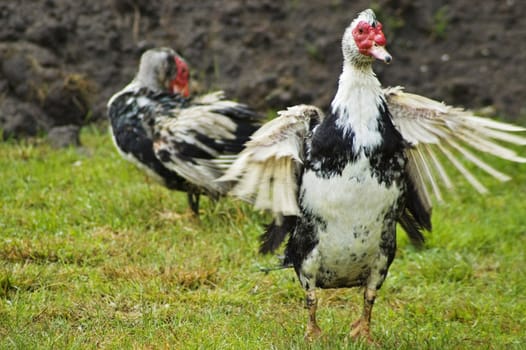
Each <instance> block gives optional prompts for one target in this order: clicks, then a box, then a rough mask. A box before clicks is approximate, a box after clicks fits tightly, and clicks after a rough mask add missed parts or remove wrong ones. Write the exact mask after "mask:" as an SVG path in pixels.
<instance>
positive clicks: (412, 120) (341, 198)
mask: <svg viewBox="0 0 526 350" xmlns="http://www.w3.org/2000/svg"><path fill="white" fill-rule="evenodd" d="M385 44H386V39H385V36H384V33H383V32H382V25H381V24H380V22H378V21H377V20H376V18H375V15H374V13H373V11H372V10H365V11H363V12H361V13H360V14H359V15H358V17H357V18H356V19H354V20H353V21H352V23H351V24H350V26H349V27H348V28H347V29H346V31H345V34H344V36H343V40H342V50H343V57H344V63H343V72H342V73H341V75H340V80H339V85H338V90H337V92H336V96H335V97H334V99H333V101H332V105H331V109H330V112H329V113H328V114H327V115H324V114H323V113H322V112H321V111H320V110H319V109H318V108H316V107H313V106H306V105H300V106H294V107H291V108H289V109H288V110H286V111H282V112H280V113H279V114H280V116H279V117H278V118H276V119H274V120H272V121H270V122H268V123H267V124H265V125H264V126H263V127H261V128H260V129H259V130H258V131H257V132H256V133H255V134H254V135H253V136H252V138H251V141H249V142H248V143H247V145H246V149H245V150H244V151H243V152H241V154H240V155H239V157H238V158H237V160H236V161H235V162H234V164H233V165H232V166H231V168H230V169H229V170H228V171H227V173H226V174H225V176H224V177H222V178H221V179H220V180H225V181H237V184H236V186H235V187H234V188H233V191H232V194H234V195H236V196H238V197H240V198H243V199H245V200H248V201H250V202H252V203H254V205H255V207H256V208H260V209H265V210H269V211H271V212H272V213H273V215H274V218H275V220H274V222H273V224H271V225H270V226H269V227H268V230H267V232H266V233H265V234H264V235H263V244H262V247H261V250H262V252H268V251H272V250H274V249H276V248H277V247H278V246H279V244H280V243H281V242H282V241H283V240H284V239H285V237H286V236H287V235H289V240H288V244H287V247H286V249H285V258H284V265H286V266H287V265H292V266H293V267H294V269H295V270H296V273H297V275H298V278H299V280H300V283H301V285H302V286H303V288H304V289H305V290H306V304H307V308H308V310H309V319H308V324H307V334H306V336H307V338H312V337H315V336H317V335H318V334H320V332H321V330H320V328H319V327H318V325H317V323H316V308H317V299H316V293H315V288H316V287H320V288H345V287H364V289H365V291H364V307H363V313H362V315H361V317H359V318H358V320H357V321H356V322H354V323H353V324H352V329H351V333H350V334H351V336H352V337H353V338H356V337H360V336H362V337H365V338H366V339H368V340H370V339H371V336H370V320H371V311H372V308H373V304H374V301H375V298H376V294H377V291H378V289H380V287H381V286H382V283H383V282H384V279H385V278H386V275H387V271H388V269H389V266H390V265H391V263H392V261H393V258H394V256H395V250H396V224H397V223H400V224H401V226H402V227H403V228H404V229H405V231H406V232H407V233H408V234H409V236H410V238H411V239H412V240H413V241H415V242H419V241H421V240H422V239H423V237H422V231H423V230H430V229H431V219H430V217H431V202H430V195H429V193H428V190H427V184H428V183H430V184H431V186H432V189H433V191H434V193H435V194H436V196H437V197H438V198H439V199H440V190H439V182H440V181H439V180H443V182H444V183H445V185H446V186H451V181H450V180H449V178H448V177H447V175H446V171H444V166H443V165H442V164H441V162H440V161H439V159H440V157H436V156H435V153H434V151H433V149H432V147H431V146H434V147H436V148H438V150H439V151H441V152H442V153H443V154H444V155H445V157H447V158H448V159H449V160H450V161H451V163H452V164H453V165H454V166H455V167H456V168H457V169H459V170H460V171H461V173H462V174H463V175H464V176H465V177H466V178H467V179H468V180H469V181H470V182H471V183H472V184H473V185H474V186H475V188H476V189H477V190H479V191H481V192H483V191H485V188H484V187H483V186H482V185H481V184H480V183H479V182H478V181H477V180H476V179H475V177H474V176H473V175H472V174H471V173H470V172H469V171H468V170H467V169H466V168H465V167H464V166H463V165H462V164H461V163H460V162H459V161H458V160H457V158H456V157H455V155H454V154H453V152H451V151H450V149H454V150H457V151H458V152H460V153H461V154H462V155H464V156H466V158H467V159H468V160H470V161H472V162H473V163H474V164H475V165H477V166H479V167H480V168H482V169H483V170H485V171H487V172H488V173H489V174H491V175H493V176H495V177H496V178H498V179H500V180H506V178H507V177H506V176H505V175H504V174H502V173H500V172H499V171H498V170H496V169H494V168H492V167H491V166H489V165H488V164H487V163H484V162H483V161H482V160H480V159H479V158H477V157H476V156H475V155H474V154H473V153H472V152H470V151H468V149H467V148H466V147H465V146H463V145H462V144H467V145H471V146H474V148H476V149H478V150H479V151H483V152H488V153H491V154H493V155H496V156H499V157H502V158H505V159H509V160H512V161H517V162H524V161H526V159H525V158H521V157H519V156H517V155H516V154H515V152H513V151H512V150H509V149H507V148H505V147H503V146H501V145H498V144H496V143H494V142H492V140H491V139H497V140H500V141H505V142H511V143H515V144H522V145H524V144H526V138H523V137H520V136H516V135H513V134H511V132H515V131H524V130H525V129H524V128H520V127H515V126H512V125H509V124H505V123H499V122H494V121H491V120H488V119H484V118H479V117H475V116H473V115H471V114H470V113H469V112H465V111H462V110H460V109H455V108H452V107H448V106H446V105H444V104H442V103H438V102H436V101H433V100H430V99H427V98H425V97H421V96H417V95H412V94H408V93H405V92H403V91H402V90H401V89H400V88H391V89H386V90H382V88H381V85H380V82H379V81H378V79H377V78H376V76H375V74H374V72H373V70H372V63H373V61H374V60H375V59H378V60H380V61H383V62H386V63H389V62H390V61H391V56H390V55H389V53H388V52H387V51H386V50H385V48H384V46H385ZM435 174H436V175H438V176H435Z"/></svg>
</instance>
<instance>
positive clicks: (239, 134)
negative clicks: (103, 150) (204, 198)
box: [153, 94, 257, 195]
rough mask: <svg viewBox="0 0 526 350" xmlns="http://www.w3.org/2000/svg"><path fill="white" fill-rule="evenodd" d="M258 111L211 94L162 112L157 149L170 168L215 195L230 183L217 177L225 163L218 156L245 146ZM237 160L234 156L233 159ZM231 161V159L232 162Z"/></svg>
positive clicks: (156, 128)
mask: <svg viewBox="0 0 526 350" xmlns="http://www.w3.org/2000/svg"><path fill="white" fill-rule="evenodd" d="M252 116H255V113H254V112H252V111H251V110H250V109H248V108H247V107H246V106H245V105H243V104H240V103H237V102H233V101H228V100H223V99H222V96H219V95H217V94H208V95H204V96H203V97H200V98H199V99H196V100H194V101H193V103H192V104H188V105H186V106H185V107H184V108H175V109H170V110H168V111H166V110H165V111H163V112H161V113H159V114H158V115H157V117H156V119H155V125H154V127H153V130H154V135H153V139H154V151H155V154H156V156H157V158H158V159H159V160H160V161H161V162H162V163H163V165H164V166H166V167H167V168H169V169H171V170H173V171H175V172H177V173H178V174H179V175H181V176H182V177H184V178H185V179H186V180H188V181H189V182H191V183H193V184H194V185H196V186H199V187H202V188H204V189H206V190H207V191H208V192H209V193H210V194H212V195H219V194H225V193H226V191H227V189H228V187H227V184H226V183H222V182H217V181H215V180H216V179H217V178H218V177H220V176H221V175H223V172H224V166H225V164H226V165H228V160H225V161H223V164H220V163H219V162H217V159H218V158H219V157H220V156H222V155H225V154H227V155H228V154H233V153H236V152H238V151H239V150H241V148H242V146H243V143H244V142H245V141H246V140H247V139H248V137H249V135H250V133H251V132H252V131H253V130H251V129H255V128H256V127H255V123H256V121H255V120H256V119H257V118H255V117H254V118H253V119H251V118H252ZM232 161H233V160H232ZM232 161H230V163H231V162H232Z"/></svg>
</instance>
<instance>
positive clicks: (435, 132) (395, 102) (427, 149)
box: [384, 87, 526, 203]
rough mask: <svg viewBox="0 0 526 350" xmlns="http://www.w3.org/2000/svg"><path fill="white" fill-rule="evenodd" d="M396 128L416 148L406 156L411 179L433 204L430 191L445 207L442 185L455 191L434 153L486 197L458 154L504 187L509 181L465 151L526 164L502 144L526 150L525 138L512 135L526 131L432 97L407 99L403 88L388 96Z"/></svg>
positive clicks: (522, 158)
mask: <svg viewBox="0 0 526 350" xmlns="http://www.w3.org/2000/svg"><path fill="white" fill-rule="evenodd" d="M384 94H385V98H386V101H387V104H388V108H389V110H390V112H391V114H392V116H393V123H394V124H395V126H396V128H397V129H398V130H399V131H400V133H401V134H402V136H403V138H404V139H405V140H406V141H408V142H409V143H410V144H411V145H412V146H413V147H412V148H411V149H410V150H409V151H408V152H407V154H408V157H409V160H410V166H409V174H410V176H411V177H412V178H413V180H414V181H415V182H416V184H417V188H419V189H423V190H422V192H421V193H420V194H421V198H423V199H424V200H425V201H426V202H427V203H429V193H428V190H427V188H428V186H431V189H432V191H433V193H434V195H435V197H436V198H437V199H438V200H439V201H440V200H441V199H442V195H441V192H440V185H445V186H446V187H447V188H452V187H453V183H452V182H451V180H450V179H449V177H448V175H447V173H446V171H445V170H444V169H445V168H446V167H445V166H444V165H443V164H442V163H441V161H440V160H439V157H437V156H436V154H435V152H434V150H437V151H439V152H440V153H442V154H443V155H444V156H445V157H446V158H447V159H448V160H449V162H450V163H451V165H453V166H454V167H455V168H456V169H457V170H458V171H459V172H460V173H461V174H462V175H463V176H464V177H465V178H466V180H467V181H468V182H469V183H470V184H471V185H472V186H473V187H474V188H475V189H476V190H477V191H478V192H481V193H484V192H487V189H486V188H485V187H484V185H482V183H480V181H478V180H477V178H476V177H475V176H474V175H473V174H472V173H471V172H470V171H469V170H468V169H467V168H466V167H465V166H464V165H463V164H462V162H461V161H460V160H459V158H458V156H457V155H455V153H459V154H460V155H462V156H463V158H465V159H466V160H468V161H469V162H471V163H472V164H474V165H476V166H477V167H478V168H480V169H482V170H483V171H485V172H486V173H488V174H489V175H491V176H493V177H494V178H496V179H498V180H499V181H507V180H509V179H510V177H509V176H507V175H506V174H503V173H502V172H500V171H498V170H497V169H495V168H493V167H492V166H490V165H489V164H487V163H486V162H484V161H483V160H481V159H480V158H479V157H477V156H476V155H475V153H474V152H472V151H471V150H470V149H468V148H467V147H466V146H469V147H470V148H471V149H472V150H476V151H478V152H479V153H480V152H485V153H489V154H491V155H494V156H497V157H500V158H503V159H507V160H510V161H514V162H520V163H524V162H526V158H524V157H520V156H519V155H517V153H516V152H515V151H514V150H512V149H510V148H507V147H505V146H503V145H502V144H499V143H497V142H496V141H498V142H501V143H509V144H515V145H526V138H525V137H523V136H520V135H516V134H512V133H516V132H522V131H526V128H523V127H519V126H516V125H511V124H507V123H502V122H497V121H493V120H490V119H487V118H482V117H478V116H475V115H473V114H472V112H470V111H467V110H463V109H460V108H454V107H451V106H448V105H446V104H444V103H441V102H438V101H434V100H431V99H429V98H427V97H423V96H419V95H414V94H410V93H406V92H404V91H403V90H402V88H401V87H394V88H388V89H385V90H384Z"/></svg>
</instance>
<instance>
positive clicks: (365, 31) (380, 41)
mask: <svg viewBox="0 0 526 350" xmlns="http://www.w3.org/2000/svg"><path fill="white" fill-rule="evenodd" d="M352 35H353V38H354V41H355V42H356V46H358V49H359V50H360V53H361V54H363V55H367V56H373V55H372V54H371V48H372V47H373V46H375V45H376V46H385V44H386V43H387V42H386V40H385V36H384V33H383V32H382V24H381V23H380V22H377V24H376V26H375V27H373V26H371V25H370V24H369V23H367V22H365V21H362V22H360V23H358V25H357V26H356V27H355V28H354V30H353V31H352Z"/></svg>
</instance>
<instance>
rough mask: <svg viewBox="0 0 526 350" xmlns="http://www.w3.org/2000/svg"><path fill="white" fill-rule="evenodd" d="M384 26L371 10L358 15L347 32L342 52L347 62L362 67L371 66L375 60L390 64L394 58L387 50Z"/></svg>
mask: <svg viewBox="0 0 526 350" xmlns="http://www.w3.org/2000/svg"><path fill="white" fill-rule="evenodd" d="M386 43H387V42H386V40H385V35H384V33H383V31H382V24H381V23H380V22H379V21H377V20H376V16H375V14H374V12H373V10H371V9H367V10H365V11H362V12H360V13H359V14H358V16H357V17H356V18H355V19H354V20H353V21H352V22H351V24H350V25H349V27H347V29H346V30H345V33H344V35H343V39H342V50H343V57H344V60H345V62H348V63H351V64H354V65H357V66H361V65H370V64H371V63H372V62H373V61H374V59H377V60H380V61H383V62H385V63H390V62H391V61H392V57H391V55H390V54H389V52H387V50H386V49H385V45H386Z"/></svg>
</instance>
